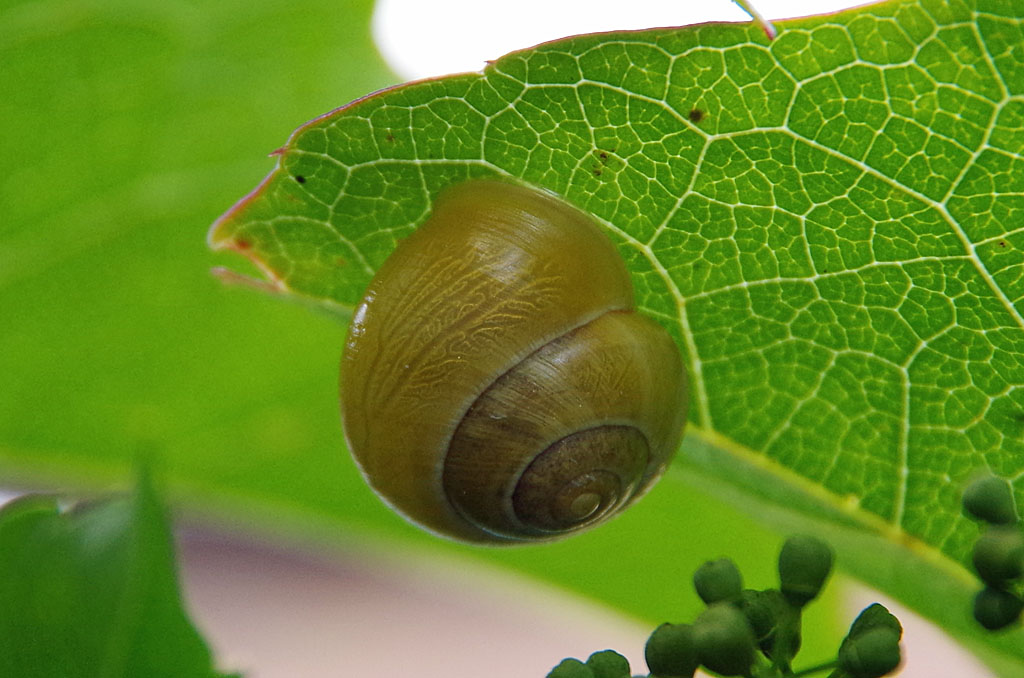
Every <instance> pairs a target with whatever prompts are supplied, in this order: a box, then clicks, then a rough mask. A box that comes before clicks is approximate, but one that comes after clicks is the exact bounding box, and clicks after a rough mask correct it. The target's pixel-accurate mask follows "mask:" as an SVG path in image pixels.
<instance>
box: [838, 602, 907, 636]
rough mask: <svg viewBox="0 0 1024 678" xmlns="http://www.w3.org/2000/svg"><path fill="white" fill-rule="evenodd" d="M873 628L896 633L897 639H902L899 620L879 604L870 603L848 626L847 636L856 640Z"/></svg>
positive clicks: (901, 627) (901, 628)
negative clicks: (885, 629)
mask: <svg viewBox="0 0 1024 678" xmlns="http://www.w3.org/2000/svg"><path fill="white" fill-rule="evenodd" d="M874 628H887V629H890V630H892V631H893V632H895V633H896V638H897V639H899V638H902V637H903V626H902V625H901V624H900V620H899V619H897V618H896V617H894V616H893V615H892V613H890V612H889V610H887V609H886V608H885V605H882V604H880V603H872V604H871V605H868V606H867V607H865V608H864V609H863V610H861V613H860V614H859V615H857V618H856V619H854V620H853V624H851V625H850V632H849V633H848V634H847V636H848V637H849V638H856V637H857V636H859V635H861V634H863V633H864V632H865V631H867V630H868V629H874Z"/></svg>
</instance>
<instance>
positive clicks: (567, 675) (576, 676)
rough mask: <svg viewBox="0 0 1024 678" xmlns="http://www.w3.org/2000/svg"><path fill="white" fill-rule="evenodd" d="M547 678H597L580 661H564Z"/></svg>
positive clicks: (591, 670) (571, 659)
mask: <svg viewBox="0 0 1024 678" xmlns="http://www.w3.org/2000/svg"><path fill="white" fill-rule="evenodd" d="M547 678H596V677H595V676H594V671H593V669H591V668H590V667H589V666H587V665H586V664H584V663H583V662H581V661H580V660H579V659H573V658H572V657H570V658H568V659H563V660H562V661H561V663H559V665H558V666H556V667H555V668H553V669H551V672H550V673H548V676H547Z"/></svg>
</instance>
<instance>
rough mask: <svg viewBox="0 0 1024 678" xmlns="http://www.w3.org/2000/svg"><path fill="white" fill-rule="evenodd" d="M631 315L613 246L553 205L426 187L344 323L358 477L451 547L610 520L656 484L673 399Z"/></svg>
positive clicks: (499, 190)
mask: <svg viewBox="0 0 1024 678" xmlns="http://www.w3.org/2000/svg"><path fill="white" fill-rule="evenodd" d="M633 307H634V300H633V289H632V284H631V282H630V278H629V273H628V271H627V269H626V265H625V262H624V261H623V259H622V258H621V256H620V255H619V254H618V251H617V250H616V249H615V246H614V245H613V244H612V242H611V240H610V239H609V238H608V237H607V236H606V235H605V234H604V233H603V232H602V231H601V230H600V227H599V226H598V225H597V224H596V223H595V222H594V221H593V219H592V218H591V217H589V216H587V215H585V214H584V213H583V212H581V211H579V210H577V209H576V208H575V207H573V206H571V205H569V204H568V203H567V202H565V201H563V200H562V199H561V198H558V197H556V196H554V195H553V194H548V193H545V192H541V191H540V190H537V189H534V188H531V187H526V186H521V185H517V184H512V183H509V182H504V181H499V180H493V179H474V180H469V181H466V182H463V183H461V184H457V185H455V186H453V187H450V188H448V189H446V190H444V191H442V192H441V195H440V196H439V197H438V198H437V200H436V201H435V202H434V205H433V210H432V213H431V215H430V216H429V217H428V218H427V220H426V221H425V222H424V223H423V224H422V225H421V226H420V227H419V228H418V229H417V230H416V231H415V232H414V233H412V235H410V236H409V237H408V238H406V239H405V240H404V241H402V242H401V243H399V245H398V247H397V248H396V249H395V251H394V252H393V253H392V254H391V255H390V257H389V258H388V259H387V260H386V261H385V262H384V264H383V265H382V266H381V267H380V269H379V270H378V271H377V273H376V276H375V277H374V278H373V280H372V281H371V283H370V285H369V288H368V290H367V292H366V294H365V296H364V298H363V300H362V302H361V303H360V304H359V305H358V306H357V308H356V310H355V312H354V314H353V319H352V323H351V326H350V328H349V335H348V339H347V341H346V344H345V349H344V354H343V356H342V362H341V389H342V419H343V423H344V427H345V435H346V438H347V441H348V445H349V449H350V450H351V452H352V455H353V457H354V459H355V460H356V463H357V465H358V466H359V467H360V469H361V471H362V472H363V475H364V476H365V478H366V480H367V482H368V483H369V484H370V486H371V487H372V488H373V489H374V490H375V491H376V492H377V494H378V495H380V497H381V498H382V499H383V500H384V501H385V502H386V503H388V504H389V505H391V506H392V507H393V508H395V509H396V510H397V511H398V512H399V513H401V514H403V515H404V516H405V517H406V518H408V519H409V520H411V521H412V522H414V523H418V524H419V525H421V526H422V527H425V528H426V529H428V530H430V531H432V532H435V533H437V534H440V535H443V536H447V537H451V538H454V539H457V540H461V541H467V542H477V543H497V544H500V543H514V542H530V541H537V540H551V539H557V538H559V537H563V536H566V535H568V534H572V533H574V532H577V531H579V530H581V529H584V528H589V527H592V526H594V525H596V524H598V523H600V522H602V521H604V520H605V519H607V518H608V517H610V516H611V515H613V514H615V513H616V512H618V511H619V510H620V509H622V508H623V507H625V506H626V505H628V504H629V503H631V502H632V501H634V500H635V499H636V498H638V497H639V496H640V495H641V494H643V493H644V492H645V491H646V490H647V489H648V488H649V487H650V485H651V484H652V483H653V482H654V481H655V480H656V479H657V478H658V477H659V476H660V475H661V473H662V471H663V470H664V468H665V466H666V464H667V463H668V461H669V460H670V458H671V457H672V454H673V453H674V451H675V449H676V447H677V446H678V444H679V440H680V437H681V435H682V428H683V425H684V423H685V420H686V410H687V404H688V394H687V384H686V374H685V370H684V368H683V365H682V359H681V356H680V352H679V350H678V348H677V347H676V345H675V342H674V341H673V340H672V338H671V337H670V336H669V334H668V332H667V331H666V330H665V329H664V328H663V327H661V326H660V325H658V324H657V323H656V322H655V321H654V320H651V319H650V318H647V317H646V316H643V315H640V314H638V313H637V312H635V311H634V308H633Z"/></svg>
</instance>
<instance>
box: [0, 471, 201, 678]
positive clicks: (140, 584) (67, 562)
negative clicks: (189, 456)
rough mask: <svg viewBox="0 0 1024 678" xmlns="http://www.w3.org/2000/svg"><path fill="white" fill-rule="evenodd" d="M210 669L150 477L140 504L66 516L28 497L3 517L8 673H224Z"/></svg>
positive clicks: (100, 504) (139, 492)
mask: <svg viewBox="0 0 1024 678" xmlns="http://www.w3.org/2000/svg"><path fill="white" fill-rule="evenodd" d="M210 662H211V660H210V652H209V650H208V649H207V648H206V645H205V644H204V643H203V641H202V639H201V638H200V637H199V634H198V633H197V632H196V630H195V629H194V628H193V627H192V625H191V623H190V622H189V620H188V618H187V616H186V614H185V612H184V610H183V609H182V605H181V600H180V597H179V594H178V585H177V575H176V572H175V566H174V549H173V545H172V542H171V534H170V531H169V528H168V524H167V519H166V516H165V515H164V509H163V506H162V504H161V502H160V499H159V498H158V497H157V494H156V492H155V490H154V488H153V486H152V482H151V480H150V479H149V478H148V477H147V476H145V475H143V476H141V477H140V480H139V484H138V487H137V489H136V491H135V494H134V496H132V497H123V498H114V499H107V500H103V501H96V502H93V503H90V504H87V505H84V506H79V507H76V508H74V509H71V510H68V511H61V510H60V509H59V507H58V503H57V500H56V499H55V498H54V497H47V496H42V495H26V496H24V497H22V498H20V499H17V500H15V501H13V502H11V503H9V504H8V505H6V506H5V507H4V508H3V509H2V510H0V675H4V676H19V678H32V677H33V676H39V677H40V678H52V677H53V676H67V677H68V678H77V677H81V678H91V677H96V678H117V677H121V676H124V677H125V678H127V677H129V676H152V677H154V678H156V677H166V678H193V677H196V678H199V677H206V676H210V677H212V676H216V675H220V674H217V673H216V672H215V671H214V670H213V669H212V667H211V663H210Z"/></svg>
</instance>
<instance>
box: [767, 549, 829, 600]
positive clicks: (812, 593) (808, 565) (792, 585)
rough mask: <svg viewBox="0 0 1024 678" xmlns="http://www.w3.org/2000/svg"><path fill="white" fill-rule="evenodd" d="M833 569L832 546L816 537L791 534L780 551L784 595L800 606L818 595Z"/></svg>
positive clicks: (780, 569) (780, 579) (780, 575)
mask: <svg viewBox="0 0 1024 678" xmlns="http://www.w3.org/2000/svg"><path fill="white" fill-rule="evenodd" d="M831 571H832V549H830V548H829V546H828V544H826V543H825V542H823V541H821V540H820V539H817V538H815V537H807V536H797V537H790V538H789V539H787V540H786V543H785V544H783V545H782V551H781V552H780V553H779V582H780V583H781V586H780V588H781V589H782V593H783V595H785V596H786V598H787V599H788V600H789V601H790V602H791V603H793V604H794V605H796V606H798V607H802V606H803V605H806V604H807V603H809V602H810V601H811V600H813V599H814V598H816V597H817V595H818V594H819V593H820V592H821V587H822V586H824V584H825V580H826V579H827V578H828V575H829V572H831Z"/></svg>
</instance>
